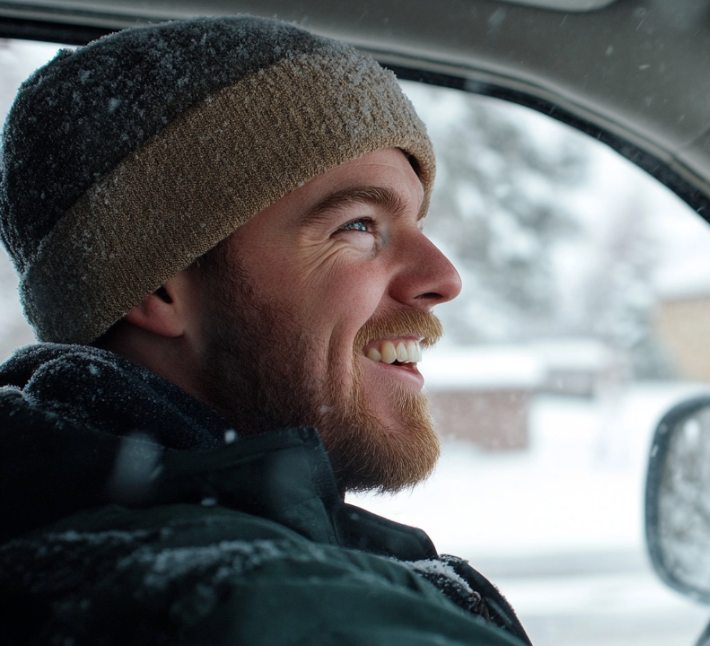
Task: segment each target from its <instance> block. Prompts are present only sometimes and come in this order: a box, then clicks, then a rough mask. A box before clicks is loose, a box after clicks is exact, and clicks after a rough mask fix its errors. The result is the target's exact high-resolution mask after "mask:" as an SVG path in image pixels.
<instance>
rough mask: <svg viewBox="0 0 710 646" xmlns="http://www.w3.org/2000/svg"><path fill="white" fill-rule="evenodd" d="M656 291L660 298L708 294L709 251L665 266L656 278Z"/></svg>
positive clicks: (709, 278)
mask: <svg viewBox="0 0 710 646" xmlns="http://www.w3.org/2000/svg"><path fill="white" fill-rule="evenodd" d="M656 293H657V294H658V297H659V298H660V299H661V300H676V299H682V298H694V297H698V296H710V252H708V255H707V256H703V257H699V258H697V257H696V258H693V259H692V260H691V261H689V262H685V263H683V264H680V265H672V266H670V267H667V268H666V269H665V270H664V271H663V272H661V274H660V276H659V277H658V279H657V280H656Z"/></svg>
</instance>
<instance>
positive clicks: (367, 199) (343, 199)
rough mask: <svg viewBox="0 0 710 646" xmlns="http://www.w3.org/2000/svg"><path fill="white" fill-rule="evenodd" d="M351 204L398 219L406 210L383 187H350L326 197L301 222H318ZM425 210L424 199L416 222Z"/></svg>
mask: <svg viewBox="0 0 710 646" xmlns="http://www.w3.org/2000/svg"><path fill="white" fill-rule="evenodd" d="M353 204H370V205H372V206H377V207H380V208H381V209H383V210H384V211H387V212H389V213H391V214H392V215H394V216H395V217H399V216H400V215H402V214H403V213H404V211H405V210H406V206H405V204H404V202H403V201H402V199H401V198H400V197H399V195H397V194H396V193H395V192H394V191H393V190H391V189H389V188H386V187H383V186H352V187H349V188H346V189H343V190H341V191H336V192H335V193H331V194H330V195H328V197H326V198H325V199H324V200H322V201H321V202H319V203H318V204H316V205H315V206H314V207H313V208H311V209H310V210H309V211H308V212H307V213H306V214H305V215H304V216H303V217H302V219H301V222H302V224H310V223H316V222H320V221H322V220H324V219H325V218H326V214H328V213H332V212H333V211H340V210H342V209H345V208H347V207H348V206H351V205H353ZM427 209H428V200H426V199H425V200H424V202H422V208H421V209H420V212H419V214H418V216H417V219H418V220H421V219H422V217H423V216H424V215H425V214H426V211H427Z"/></svg>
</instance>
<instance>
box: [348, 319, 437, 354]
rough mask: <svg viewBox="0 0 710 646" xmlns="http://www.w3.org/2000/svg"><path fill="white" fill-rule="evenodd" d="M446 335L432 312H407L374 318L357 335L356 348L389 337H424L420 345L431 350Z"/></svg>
mask: <svg viewBox="0 0 710 646" xmlns="http://www.w3.org/2000/svg"><path fill="white" fill-rule="evenodd" d="M443 335H444V327H443V325H442V324H441V321H440V320H439V319H438V318H437V317H436V316H435V315H434V314H432V313H431V312H422V311H421V310H407V311H401V312H395V313H391V314H386V315H382V316H379V317H377V318H372V319H370V320H369V321H367V322H366V323H365V325H363V326H362V327H361V328H360V330H359V331H358V333H357V334H356V335H355V343H354V347H355V349H356V351H357V350H359V349H361V348H363V347H365V346H366V345H367V344H368V343H369V342H370V341H373V340H375V339H386V338H388V337H398V336H415V337H423V339H422V341H421V342H420V345H421V346H422V347H423V348H431V347H432V346H433V345H435V344H436V342H437V341H439V339H441V337H442V336H443Z"/></svg>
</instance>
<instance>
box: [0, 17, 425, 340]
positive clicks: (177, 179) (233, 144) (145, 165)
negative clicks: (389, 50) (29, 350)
mask: <svg viewBox="0 0 710 646" xmlns="http://www.w3.org/2000/svg"><path fill="white" fill-rule="evenodd" d="M389 147H395V148H399V149H401V150H403V151H404V152H405V153H406V154H407V155H408V156H409V158H410V161H411V163H412V166H413V167H414V169H415V170H416V171H417V173H418V175H419V178H420V180H421V181H422V184H423V186H424V190H425V192H426V193H429V192H430V190H431V185H432V182H433V178H434V156H433V152H432V149H431V144H430V142H429V139H428V137H427V135H426V131H425V128H424V126H423V124H422V123H421V121H420V120H419V118H418V117H417V116H416V114H415V112H414V109H413V107H412V105H411V104H410V102H409V101H408V100H407V99H406V98H405V97H404V95H403V94H402V91H401V90H400V88H399V86H398V84H397V82H396V80H395V78H394V75H393V74H392V73H391V72H389V71H386V70H383V69H382V68H381V67H380V66H379V65H378V64H377V63H376V62H375V61H374V60H372V59H371V58H369V57H367V56H364V55H363V54H361V53H359V52H357V51H356V50H355V49H353V48H352V47H350V46H347V45H345V44H343V43H339V42H337V41H333V40H330V39H327V38H322V37H319V36H314V35H312V34H309V33H308V32H305V31H303V30H302V29H299V28H297V27H294V26H293V25H290V24H287V23H283V22H278V21H274V20H266V19H259V18H253V17H248V16H239V17H228V18H214V19H211V18H199V19H194V20H187V21H178V22H170V23H165V24H161V25H153V26H145V27H137V28H132V29H127V30H125V31H121V32H119V33H116V34H113V35H111V36H107V37H105V38H102V39H100V40H98V41H96V42H94V43H91V44H89V45H87V46H86V47H83V48H79V49H77V50H75V51H70V50H62V51H60V52H59V53H58V54H57V56H56V57H55V58H54V60H52V61H51V62H50V63H48V64H47V65H45V66H44V67H42V68H40V69H39V70H37V71H36V72H35V73H34V74H33V75H32V76H31V77H30V78H29V79H28V80H27V81H26V82H25V83H24V84H23V85H22V86H21V88H20V91H19V93H18V95H17V98H16V100H15V103H14V105H13V108H12V110H11V111H10V114H9V116H8V119H7V122H6V124H5V130H4V133H3V143H2V151H1V157H0V160H1V161H0V170H1V171H2V177H1V179H0V223H1V233H2V240H3V243H4V244H5V246H6V247H7V249H8V251H9V253H10V255H11V257H12V259H13V262H14V264H15V267H16V269H17V271H18V273H19V274H20V278H21V283H20V293H21V298H22V301H23V305H24V308H25V314H26V316H27V318H28V320H29V321H30V323H31V324H32V326H33V327H34V329H35V333H36V334H37V337H38V338H39V339H40V340H42V341H52V342H60V343H90V342H92V341H93V340H95V339H96V338H98V337H99V336H101V335H102V334H103V333H104V332H105V331H106V330H108V328H109V327H110V326H111V325H112V324H113V323H115V322H116V321H117V320H119V319H120V318H121V317H122V316H124V315H125V314H126V313H127V312H128V311H129V310H130V309H131V308H133V307H135V306H136V305H138V304H139V303H140V302H141V300H142V299H143V298H144V297H145V296H146V295H148V294H150V293H152V292H154V291H155V290H156V289H158V288H159V287H160V286H161V285H162V284H164V283H165V282H166V281H167V280H168V279H170V278H171V277H172V276H174V275H175V274H177V273H178V272H180V271H181V270H183V269H184V268H186V267H187V266H189V265H190V264H191V263H192V262H193V261H194V260H195V259H197V258H198V257H200V256H201V255H202V254H204V253H205V252H207V251H208V250H209V249H211V248H212V247H214V246H215V245H216V244H218V243H219V242H220V241H221V240H223V239H224V238H226V237H227V236H229V235H230V234H231V233H232V232H233V231H234V230H235V229H237V228H238V227H239V226H241V225H242V224H244V223H245V222H246V221H248V220H249V219H250V218H251V217H253V216H254V215H256V214H257V213H260V212H261V211H262V210H264V209H265V208H267V207H268V206H270V205H271V204H273V203H274V202H276V201H278V200H279V199H281V198H282V197H284V196H285V195H286V194H288V193H289V192H291V191H293V190H294V189H296V188H298V187H299V186H301V185H302V184H303V183H304V182H307V181H308V180H310V179H312V178H314V177H316V176H318V175H320V174H322V173H324V172H326V171H327V170H329V169H332V168H335V167H336V166H339V165H341V164H344V163H346V162H348V161H352V160H354V159H357V158H358V157H361V156H363V155H366V154H368V153H370V152H373V151H375V150H379V149H382V148H389Z"/></svg>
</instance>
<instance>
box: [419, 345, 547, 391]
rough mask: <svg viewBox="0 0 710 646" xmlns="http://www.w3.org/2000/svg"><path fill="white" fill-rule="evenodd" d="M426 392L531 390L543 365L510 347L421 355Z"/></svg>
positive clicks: (533, 356)
mask: <svg viewBox="0 0 710 646" xmlns="http://www.w3.org/2000/svg"><path fill="white" fill-rule="evenodd" d="M420 371H421V373H422V374H423V375H424V378H425V380H426V385H427V388H428V389H429V390H444V389H452V388H453V389H469V388H472V389H489V388H526V389H529V388H534V387H535V386H537V385H539V384H541V383H542V381H543V379H544V375H545V366H544V365H543V363H542V362H541V361H540V360H539V358H538V357H537V356H535V355H534V354H532V353H529V352H525V351H524V350H523V349H522V348H514V347H471V348H466V347H461V348H450V349H446V350H443V349H441V350H434V351H429V352H425V353H424V360H423V361H422V362H421V364H420Z"/></svg>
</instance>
